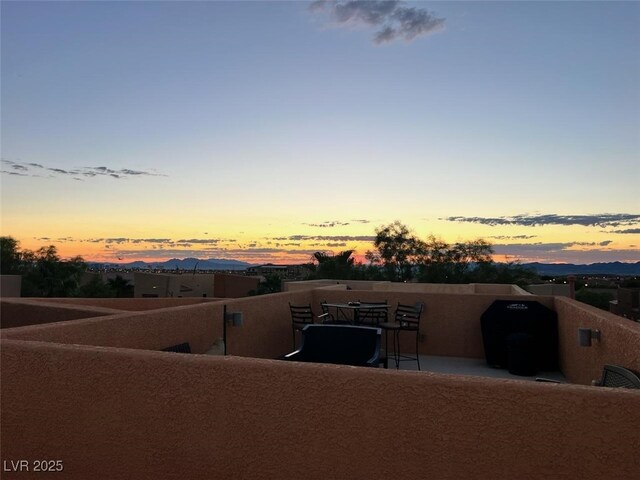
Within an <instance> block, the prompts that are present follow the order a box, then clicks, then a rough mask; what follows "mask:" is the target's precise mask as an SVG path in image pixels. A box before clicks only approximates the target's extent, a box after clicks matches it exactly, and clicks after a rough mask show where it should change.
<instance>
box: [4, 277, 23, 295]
mask: <svg viewBox="0 0 640 480" xmlns="http://www.w3.org/2000/svg"><path fill="white" fill-rule="evenodd" d="M21 288H22V275H0V297H2V298H10V297H19V296H20V289H21Z"/></svg>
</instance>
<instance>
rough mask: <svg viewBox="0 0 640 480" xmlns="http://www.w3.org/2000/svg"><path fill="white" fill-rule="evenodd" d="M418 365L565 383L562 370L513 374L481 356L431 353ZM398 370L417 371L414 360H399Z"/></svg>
mask: <svg viewBox="0 0 640 480" xmlns="http://www.w3.org/2000/svg"><path fill="white" fill-rule="evenodd" d="M420 367H421V371H423V372H431V373H446V374H451V375H470V376H473V377H490V378H507V379H510V380H523V381H535V380H536V378H546V379H550V380H556V381H559V382H562V383H567V380H566V378H565V377H564V375H563V374H562V372H559V371H555V372H538V374H537V375H534V376H531V377H523V376H520V375H513V374H511V373H509V370H506V369H499V368H492V367H490V366H489V365H487V363H486V361H485V360H484V359H483V358H462V357H442V356H433V355H420ZM389 368H395V364H394V362H393V360H390V362H389ZM400 370H410V371H417V370H418V365H417V363H416V362H415V361H409V360H404V361H401V362H400Z"/></svg>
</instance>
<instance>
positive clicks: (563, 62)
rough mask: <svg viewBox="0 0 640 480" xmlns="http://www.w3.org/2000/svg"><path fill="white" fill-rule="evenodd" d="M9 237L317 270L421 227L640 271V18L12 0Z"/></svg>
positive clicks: (7, 73) (531, 255)
mask: <svg viewBox="0 0 640 480" xmlns="http://www.w3.org/2000/svg"><path fill="white" fill-rule="evenodd" d="M1 8H2V12H1V13H2V25H1V27H2V39H1V40H2V45H1V48H2V64H1V73H2V78H1V80H2V85H1V88H2V90H1V102H2V103H1V114H2V118H1V120H2V127H1V128H2V130H1V134H2V138H1V140H2V180H1V199H2V223H1V234H2V235H10V236H12V237H14V238H16V239H17V240H19V241H20V245H21V247H22V248H28V249H36V248H38V247H41V246H43V245H49V244H53V245H56V246H57V247H58V250H59V253H60V254H61V255H62V256H63V257H69V256H75V255H81V256H82V257H84V258H85V259H86V260H99V261H113V262H129V261H133V260H147V261H159V260H164V259H169V258H174V257H177V258H184V257H198V258H233V259H237V260H244V261H248V262H251V263H266V262H273V263H300V262H306V261H308V260H309V259H310V256H311V255H312V253H313V252H316V251H334V252H337V251H341V250H346V249H355V250H356V252H357V254H358V255H363V254H364V253H365V252H366V251H367V250H368V249H371V248H372V245H371V242H372V240H373V237H374V235H375V229H376V228H377V227H379V226H380V225H385V224H388V223H391V222H393V221H394V220H400V221H401V222H403V223H404V224H406V225H408V226H409V227H410V228H411V229H412V230H413V231H414V232H415V233H416V234H417V235H419V236H420V237H422V238H426V237H427V236H428V235H430V234H433V235H435V236H437V237H441V238H442V239H444V240H445V241H448V242H457V241H464V240H471V239H475V238H478V237H482V238H485V239H486V240H488V241H490V242H492V243H493V244H494V248H495V250H496V254H497V255H496V256H495V258H496V259H497V260H501V259H504V258H508V259H510V260H521V261H541V262H571V263H593V262H600V261H616V260H619V261H626V262H631V261H639V260H640V196H639V193H638V192H639V191H640V188H639V187H638V186H639V185H640V166H639V165H640V159H639V153H640V87H639V85H640V28H639V27H638V25H640V3H639V2H620V3H618V2H481V1H480V2H397V1H391V2H350V1H339V2H312V3H310V2H270V1H261V2H245V1H242V2H214V1H209V2H164V1H163V2H5V1H3V2H2V4H1Z"/></svg>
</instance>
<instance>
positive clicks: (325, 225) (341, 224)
mask: <svg viewBox="0 0 640 480" xmlns="http://www.w3.org/2000/svg"><path fill="white" fill-rule="evenodd" d="M303 225H306V226H307V227H320V228H332V227H346V226H347V225H349V222H340V221H338V220H326V221H324V222H321V223H303Z"/></svg>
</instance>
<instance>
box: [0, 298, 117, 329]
mask: <svg viewBox="0 0 640 480" xmlns="http://www.w3.org/2000/svg"><path fill="white" fill-rule="evenodd" d="M116 311H117V310H112V309H106V308H101V307H89V306H81V305H78V306H73V305H60V304H58V305H57V304H56V303H55V302H44V301H35V300H32V299H26V298H16V299H3V300H2V301H0V327H1V328H3V329H6V328H15V327H23V326H25V325H39V324H44V323H52V322H64V321H67V320H76V319H78V318H91V317H99V316H103V315H111V314H113V313H115V312H116Z"/></svg>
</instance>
